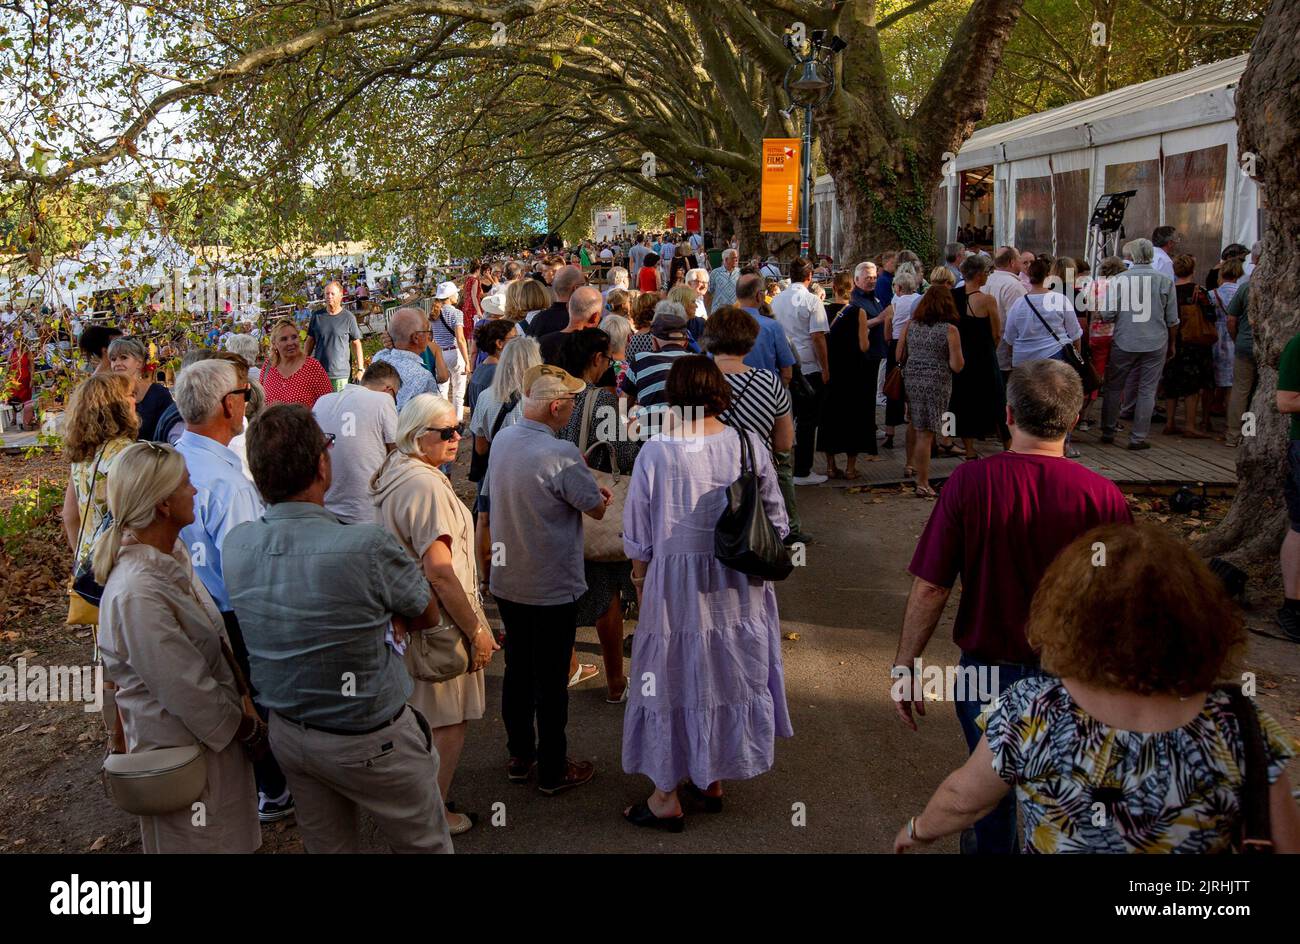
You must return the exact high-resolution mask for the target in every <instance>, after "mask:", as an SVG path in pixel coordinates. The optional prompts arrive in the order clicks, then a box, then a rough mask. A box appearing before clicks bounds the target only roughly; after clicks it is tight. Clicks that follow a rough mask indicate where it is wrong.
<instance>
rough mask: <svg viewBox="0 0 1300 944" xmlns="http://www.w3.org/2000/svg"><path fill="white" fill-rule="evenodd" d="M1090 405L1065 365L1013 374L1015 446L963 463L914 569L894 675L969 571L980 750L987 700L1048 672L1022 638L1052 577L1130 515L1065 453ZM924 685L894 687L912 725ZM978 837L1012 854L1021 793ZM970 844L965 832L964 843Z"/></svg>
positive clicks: (971, 674) (964, 596) (967, 641)
mask: <svg viewBox="0 0 1300 944" xmlns="http://www.w3.org/2000/svg"><path fill="white" fill-rule="evenodd" d="M1082 405H1083V387H1082V385H1081V384H1080V383H1079V377H1078V375H1077V374H1076V373H1075V372H1074V371H1073V370H1072V369H1071V368H1070V367H1069V366H1068V365H1067V364H1065V363H1064V362H1062V361H1056V360H1033V361H1026V362H1024V363H1023V364H1021V365H1020V366H1018V367H1017V368H1016V369H1015V370H1013V371H1012V372H1011V377H1010V378H1009V380H1008V382H1007V424H1008V426H1009V427H1010V428H1011V448H1010V450H1008V451H1007V452H1004V453H1001V454H1000V455H994V456H990V457H988V458H985V459H980V460H979V461H977V462H967V463H964V464H963V465H961V466H960V467H959V468H958V469H957V470H956V471H955V472H954V473H953V474H952V476H951V478H949V479H948V482H947V484H946V485H945V486H944V488H943V491H942V493H941V494H940V496H939V501H938V504H937V505H936V506H935V509H934V512H933V514H931V515H930V520H929V522H928V523H927V524H926V526H925V531H924V532H923V533H922V534H921V540H920V541H919V542H918V543H917V547H916V553H915V555H914V556H913V557H912V565H911V567H910V568H909V571H910V572H911V574H912V576H913V577H914V578H915V579H914V580H913V582H912V590H911V593H910V594H909V595H908V598H907V609H906V611H905V613H904V615H903V631H902V634H901V637H900V638H899V641H898V654H897V656H896V657H895V659H894V669H893V670H892V675H893V678H894V680H898V679H901V678H904V677H907V676H910V675H911V673H912V672H913V665H914V663H913V660H915V659H919V658H920V656H921V653H922V652H923V651H924V649H925V646H926V644H927V643H928V642H929V641H930V637H931V636H932V635H934V630H935V627H936V626H937V625H938V623H939V617H940V616H941V615H942V613H943V608H944V604H946V603H947V601H948V596H949V594H950V593H951V592H952V587H953V584H954V583H955V582H956V580H957V578H958V577H961V587H962V590H961V603H960V605H959V606H958V608H957V618H956V621H955V622H954V624H953V641H954V642H956V643H957V646H958V648H960V649H961V651H962V657H961V666H962V668H963V669H965V670H967V671H965V672H964V673H963V674H964V676H965V677H966V678H976V677H982V678H985V679H988V680H989V681H990V682H991V684H989V685H981V686H980V688H981V689H982V691H981V692H979V693H976V692H971V691H970V687H971V686H969V685H967V686H965V690H962V691H958V692H956V693H955V694H956V696H957V697H954V702H955V704H956V707H957V717H958V719H959V720H960V721H961V725H962V731H963V732H964V733H965V735H966V741H967V746H968V747H969V748H970V749H971V750H974V749H975V746H976V745H977V744H978V743H979V740H980V737H981V736H982V732H981V731H980V729H979V727H978V726H977V725H976V718H978V716H979V713H980V711H981V710H982V709H983V707H984V705H985V704H987V702H988V701H991V700H992V699H994V698H996V697H997V695H998V694H999V693H1000V692H1001V690H1002V689H1004V688H1007V687H1009V686H1010V685H1012V684H1013V683H1015V682H1017V681H1019V680H1020V679H1021V678H1024V677H1026V676H1028V675H1034V674H1037V673H1038V672H1039V669H1038V657H1037V655H1035V653H1034V651H1033V650H1032V649H1030V647H1029V644H1028V642H1026V641H1025V623H1026V621H1027V620H1028V617H1029V603H1030V601H1031V600H1032V599H1033V596H1034V591H1035V590H1036V589H1037V588H1038V582H1039V581H1040V580H1041V579H1042V577H1043V573H1044V572H1045V571H1046V570H1047V568H1048V566H1049V565H1050V564H1051V563H1052V561H1053V560H1054V559H1055V558H1056V555H1057V554H1058V553H1060V551H1061V550H1062V549H1063V548H1065V546H1066V545H1068V544H1069V543H1071V542H1072V541H1073V540H1074V539H1075V538H1077V537H1079V535H1081V534H1083V533H1084V532H1086V531H1087V530H1089V529H1090V528H1093V527H1095V526H1096V525H1099V524H1105V523H1109V522H1116V521H1118V522H1128V523H1131V522H1132V521H1133V516H1132V514H1131V513H1130V512H1129V510H1128V505H1127V504H1126V503H1125V501H1124V496H1123V494H1122V493H1121V492H1120V490H1119V489H1118V488H1116V487H1115V483H1113V482H1111V481H1109V480H1108V479H1105V478H1102V477H1101V476H1100V475H1098V474H1096V473H1095V472H1092V471H1090V470H1088V469H1086V468H1084V467H1083V466H1081V465H1079V464H1078V463H1075V462H1073V461H1071V460H1069V459H1066V458H1065V457H1064V449H1065V435H1066V433H1068V432H1069V431H1070V429H1071V428H1072V427H1073V426H1074V423H1075V420H1076V419H1077V418H1078V415H1079V409H1080V407H1081V406H1082ZM994 669H996V675H995V674H994V672H993V671H992V670H994ZM971 670H974V671H971ZM977 673H979V675H977ZM919 688H920V686H919V685H918V684H915V683H912V684H910V685H907V686H899V687H898V689H891V693H892V691H894V690H899V689H901V690H902V691H903V692H904V693H905V697H904V698H903V699H902V700H898V699H895V707H896V708H897V711H898V714H899V716H900V717H901V719H902V720H903V723H904V724H906V725H907V726H908V727H910V728H912V729H913V730H915V729H916V722H915V721H914V720H913V718H912V708H913V704H915V707H916V713H917V714H918V715H923V714H925V708H924V702H923V701H921V699H920V698H919V696H918V691H917V690H918V689H919ZM981 694H985V695H988V696H989V697H988V698H987V699H981V698H980V695H981ZM908 695H910V696H911V697H907V696H908ZM913 698H915V702H913ZM974 841H975V847H976V850H975V851H978V852H981V853H985V852H1013V851H1015V847H1016V808H1015V798H1014V795H1012V794H1008V796H1007V798H1006V799H1005V800H1004V801H1003V803H1002V804H1000V805H999V806H998V808H997V809H996V810H994V811H993V812H992V813H990V814H989V815H988V816H986V817H984V819H982V820H980V821H979V822H978V823H976V824H975V829H974ZM969 842H970V840H969V838H968V837H963V844H962V846H963V850H964V851H965V850H966V849H968V848H969Z"/></svg>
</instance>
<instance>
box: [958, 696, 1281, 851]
mask: <svg viewBox="0 0 1300 944" xmlns="http://www.w3.org/2000/svg"><path fill="white" fill-rule="evenodd" d="M1259 723H1260V731H1261V733H1262V735H1263V737H1264V752H1265V754H1266V756H1267V758H1268V781H1269V783H1274V782H1276V781H1277V779H1278V778H1279V777H1280V776H1282V773H1283V771H1284V770H1285V769H1286V765H1287V762H1288V761H1289V760H1290V759H1291V758H1292V757H1293V756H1295V753H1296V751H1297V749H1298V748H1300V744H1297V742H1296V741H1295V739H1294V738H1292V737H1291V736H1290V735H1288V734H1287V733H1286V732H1285V731H1284V730H1283V729H1282V727H1281V726H1280V725H1279V724H1278V723H1277V722H1276V721H1274V720H1273V719H1272V718H1270V717H1269V716H1268V715H1267V714H1265V713H1264V712H1262V711H1261V712H1259ZM980 724H981V725H982V726H983V727H984V730H985V736H986V737H987V738H988V743H989V748H990V749H991V750H992V752H993V769H994V771H996V772H997V774H998V776H999V777H1001V778H1002V779H1003V780H1005V781H1006V782H1007V783H1009V784H1012V785H1014V786H1015V788H1016V799H1017V805H1018V807H1019V810H1020V815H1021V817H1022V818H1023V826H1024V830H1025V851H1026V852H1115V853H1130V852H1165V853H1167V852H1185V853H1211V852H1226V851H1229V849H1230V847H1231V843H1232V841H1233V838H1234V836H1235V834H1236V832H1237V829H1238V824H1239V822H1240V813H1239V807H1240V803H1239V795H1240V794H1239V791H1240V789H1241V784H1242V776H1243V775H1242V770H1243V768H1244V766H1245V759H1244V757H1245V755H1244V750H1243V746H1242V741H1241V735H1240V733H1239V732H1238V729H1237V721H1236V717H1235V716H1234V715H1233V713H1232V708H1231V705H1230V703H1229V700H1228V695H1227V694H1226V693H1225V692H1223V691H1221V690H1216V691H1214V692H1211V693H1210V695H1209V696H1208V697H1207V698H1206V700H1205V707H1204V708H1203V709H1202V711H1201V713H1200V714H1199V715H1197V716H1196V717H1195V718H1194V719H1193V720H1192V721H1191V722H1190V723H1189V724H1186V725H1184V726H1183V727H1181V728H1177V729H1175V730H1173V731H1163V732H1157V733H1143V732H1136V731H1121V730H1117V729H1115V728H1112V727H1110V726H1109V725H1106V724H1103V723H1102V722H1100V721H1098V720H1097V719H1095V718H1093V717H1092V716H1091V715H1089V714H1088V713H1087V712H1085V711H1084V710H1083V709H1082V708H1080V707H1079V706H1078V705H1077V704H1075V703H1074V700H1073V699H1072V698H1071V697H1070V693H1069V692H1068V691H1067V690H1066V688H1065V685H1064V684H1063V683H1062V682H1061V680H1060V679H1058V678H1055V677H1053V676H1046V675H1044V676H1035V677H1032V678H1027V679H1023V680H1022V681H1020V682H1017V683H1016V684H1014V685H1012V686H1010V687H1009V688H1007V689H1006V691H1004V692H1003V693H1002V695H1001V697H1000V698H998V700H997V701H995V702H994V703H993V704H992V705H990V706H989V707H988V708H986V709H985V712H984V714H983V715H981V717H980Z"/></svg>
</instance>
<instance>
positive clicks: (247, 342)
mask: <svg viewBox="0 0 1300 944" xmlns="http://www.w3.org/2000/svg"><path fill="white" fill-rule="evenodd" d="M260 348H261V345H259V344H258V343H257V338H255V337H253V336H252V335H251V334H232V335H231V336H230V337H228V338H226V350H227V351H229V352H230V353H232V354H238V355H239V356H240V357H242V358H243V359H244V360H245V361H247V362H248V366H249V367H253V366H255V365H256V364H257V355H258V353H259V350H260Z"/></svg>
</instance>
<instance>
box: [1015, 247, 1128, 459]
mask: <svg viewBox="0 0 1300 944" xmlns="http://www.w3.org/2000/svg"><path fill="white" fill-rule="evenodd" d="M1148 245H1150V243H1149V242H1148ZM1007 406H1009V407H1010V408H1011V418H1012V422H1013V423H1014V424H1015V426H1016V428H1017V429H1019V430H1021V431H1022V432H1025V433H1027V434H1028V435H1030V436H1032V437H1034V438H1035V439H1047V440H1056V439H1064V438H1065V434H1066V433H1068V432H1069V431H1070V427H1072V426H1073V425H1074V421H1075V420H1076V419H1077V418H1078V416H1079V410H1081V409H1082V408H1083V384H1082V383H1080V381H1079V375H1078V374H1077V373H1075V371H1074V368H1072V367H1070V365H1068V364H1066V363H1065V362H1064V361H1057V360H1044V359H1037V360H1032V361H1025V362H1024V363H1023V364H1020V365H1019V366H1018V367H1016V368H1015V369H1014V370H1012V371H1011V377H1010V378H1009V379H1008V380H1007Z"/></svg>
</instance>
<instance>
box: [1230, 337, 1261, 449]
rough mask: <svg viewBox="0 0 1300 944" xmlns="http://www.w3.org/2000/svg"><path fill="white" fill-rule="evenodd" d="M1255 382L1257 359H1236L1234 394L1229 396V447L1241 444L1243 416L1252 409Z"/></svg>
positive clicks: (1233, 366) (1234, 362)
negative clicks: (1251, 398)
mask: <svg viewBox="0 0 1300 944" xmlns="http://www.w3.org/2000/svg"><path fill="white" fill-rule="evenodd" d="M1255 380H1256V377H1255V358H1253V357H1240V356H1238V357H1237V358H1235V359H1234V360H1233V362H1232V393H1231V394H1229V395H1228V421H1227V430H1226V439H1227V443H1228V445H1229V446H1235V445H1237V444H1238V443H1240V442H1241V415H1242V414H1243V413H1245V412H1246V410H1247V409H1249V407H1250V397H1251V394H1253V393H1254V392H1255Z"/></svg>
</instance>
